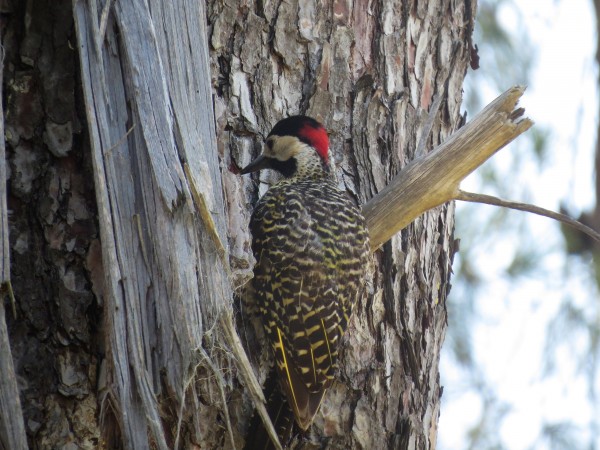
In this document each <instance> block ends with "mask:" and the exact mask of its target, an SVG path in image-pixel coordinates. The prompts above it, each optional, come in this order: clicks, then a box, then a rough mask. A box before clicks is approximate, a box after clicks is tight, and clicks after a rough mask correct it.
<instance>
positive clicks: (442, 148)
mask: <svg viewBox="0 0 600 450" xmlns="http://www.w3.org/2000/svg"><path fill="white" fill-rule="evenodd" d="M524 91H525V88H524V87H519V86H516V87H513V88H511V89H509V90H507V91H506V92H504V93H503V94H502V95H500V96H499V97H498V98H497V99H495V100H494V101H493V102H492V103H490V104H489V105H488V106H487V107H486V108H485V109H483V111H481V112H480V113H479V114H477V115H476V116H475V117H474V118H473V120H472V121H470V122H469V123H467V124H466V125H465V126H464V127H462V128H461V129H459V130H458V131H456V132H455V133H454V134H452V135H451V136H450V137H449V138H448V139H447V140H446V141H444V143H442V144H441V145H439V146H438V147H437V148H435V149H433V150H432V151H431V152H430V153H428V154H427V155H426V156H423V157H421V158H418V159H415V160H413V161H412V162H410V163H409V164H408V165H407V166H406V167H404V168H403V169H402V171H401V172H400V173H399V174H398V175H397V176H396V177H395V178H394V179H393V180H392V181H391V182H390V183H389V184H388V185H387V186H386V187H385V189H383V190H382V191H381V192H380V193H379V194H377V195H376V196H375V197H373V198H372V199H371V200H369V202H368V203H367V204H365V205H364V206H363V213H364V215H365V218H366V219H367V225H368V228H369V234H370V238H371V246H372V248H373V251H375V250H377V249H378V248H379V247H381V245H383V244H384V243H385V242H387V241H388V240H389V239H390V238H391V237H392V236H393V235H395V234H396V233H397V232H398V231H400V230H401V229H402V228H404V227H405V226H406V225H408V224H409V223H411V222H412V221H413V220H415V218H417V217H418V216H419V215H421V214H422V213H424V212H425V211H428V210H430V209H431V208H435V207H436V206H438V205H441V204H443V203H445V202H449V201H451V200H454V199H456V198H457V194H458V188H459V185H460V182H461V181H462V180H464V179H465V178H466V177H467V175H469V174H470V173H471V172H473V171H474V170H475V169H477V168H478V167H479V166H480V165H481V164H483V163H484V162H485V161H487V159H488V158H490V157H491V156H492V155H493V154H494V153H496V152H497V151H498V150H500V149H501V148H502V147H504V146H505V145H506V144H508V143H509V142H511V141H512V140H513V139H515V138H516V137H517V136H518V135H520V134H521V133H524V132H525V131H527V130H528V129H529V128H530V127H531V126H532V125H533V122H532V121H531V120H529V119H527V118H523V117H522V115H523V113H524V110H522V109H518V110H516V109H515V108H516V105H517V102H518V100H519V98H520V97H521V96H522V95H523V92H524Z"/></svg>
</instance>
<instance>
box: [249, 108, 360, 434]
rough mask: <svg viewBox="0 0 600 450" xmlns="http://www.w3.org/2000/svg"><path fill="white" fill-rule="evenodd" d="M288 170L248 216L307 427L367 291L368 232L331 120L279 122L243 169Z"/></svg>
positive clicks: (289, 391) (263, 285) (269, 332)
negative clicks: (346, 185)
mask: <svg viewBox="0 0 600 450" xmlns="http://www.w3.org/2000/svg"><path fill="white" fill-rule="evenodd" d="M261 169H273V170H276V171H277V172H279V173H280V174H281V175H283V177H282V178H281V180H280V181H278V182H276V183H275V184H273V185H272V186H271V187H270V188H269V189H268V190H267V192H266V193H265V194H264V195H263V196H262V197H261V198H260V199H259V201H258V203H257V204H256V207H255V209H254V212H253V213H252V218H251V221H250V230H251V232H252V237H253V240H252V250H253V252H254V256H255V258H256V261H257V262H256V266H255V267H254V278H253V287H254V293H255V297H256V301H257V304H258V310H259V314H260V316H261V319H262V322H263V325H264V329H265V334H266V336H267V338H268V340H269V341H270V345H271V348H272V350H273V354H274V359H275V363H276V364H275V366H276V369H277V372H278V375H279V379H280V383H281V386H282V388H283V391H284V393H285V396H286V398H287V400H288V403H289V404H290V406H291V408H292V410H293V413H294V416H295V419H296V423H297V424H298V426H299V427H300V428H301V429H302V430H307V429H308V428H309V427H310V425H311V423H312V421H313V419H314V416H315V414H316V413H317V411H318V409H319V406H320V404H321V401H322V399H323V395H324V394H325V391H326V389H327V388H328V387H329V386H330V385H331V383H332V381H333V378H334V375H335V372H336V369H337V366H338V350H339V346H340V342H341V340H342V336H343V334H344V332H345V331H346V327H347V325H348V320H349V318H350V316H351V314H352V308H353V306H354V304H355V303H356V301H357V300H358V299H359V297H360V296H361V295H362V294H363V293H364V291H365V286H366V278H367V268H368V267H370V251H369V239H368V234H367V229H366V227H365V221H364V218H363V216H362V215H361V212H360V210H359V209H358V208H357V207H356V206H355V205H354V203H353V202H352V200H351V199H350V198H349V197H348V195H347V194H346V193H345V192H343V191H341V190H340V189H338V187H337V185H336V181H335V178H334V177H333V174H332V173H331V172H332V171H331V168H330V164H329V138H328V136H327V132H326V131H325V128H324V127H323V126H322V125H321V124H320V123H319V122H317V121H316V120H314V119H312V118H310V117H306V116H292V117H288V118H286V119H283V120H281V121H280V122H278V123H277V124H276V125H275V127H274V128H273V130H272V131H271V132H270V133H269V135H268V137H267V139H266V145H265V146H264V149H263V153H262V154H261V155H260V156H258V157H257V158H256V159H255V160H254V161H252V162H251V163H250V164H249V165H248V166H247V167H245V168H244V169H242V171H241V173H242V174H247V173H250V172H255V171H258V170H261Z"/></svg>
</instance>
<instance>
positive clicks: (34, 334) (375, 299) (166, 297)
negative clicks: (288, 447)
mask: <svg viewBox="0 0 600 450" xmlns="http://www.w3.org/2000/svg"><path fill="white" fill-rule="evenodd" d="M23 3H25V4H23ZM475 3H476V2H474V1H469V0H464V1H457V2H450V1H442V0H431V1H429V2H416V1H404V2H400V1H390V0H379V1H368V2H358V1H355V2H352V1H350V0H348V1H334V2H329V1H324V2H318V1H316V0H314V1H311V0H289V1H287V2H265V1H258V0H257V1H255V2H252V1H250V2H248V1H241V0H209V1H208V2H206V3H205V2H195V1H193V0H176V1H173V2H163V1H161V0H147V1H142V0H131V1H129V2H122V1H117V2H112V1H102V0H98V1H97V2H96V1H78V0H74V1H73V2H72V3H71V2H68V1H56V0H55V1H50V0H29V1H28V2H13V3H10V2H4V3H1V7H2V8H3V9H2V11H1V12H2V13H3V14H4V19H3V20H4V25H5V26H4V28H3V35H2V42H3V46H4V47H5V51H6V55H5V63H4V81H5V84H4V91H3V95H4V100H5V101H4V104H5V105H6V114H5V120H6V122H5V128H6V133H5V135H6V142H7V161H8V169H9V170H8V178H9V180H8V188H9V190H8V208H9V210H10V214H9V215H8V223H9V228H10V249H11V274H10V276H11V280H12V285H13V288H14V292H15V297H16V299H17V318H16V319H14V318H13V317H12V314H6V320H7V323H8V331H9V337H10V343H11V345H12V356H13V360H14V363H15V364H14V365H15V371H16V373H17V379H18V380H19V389H20V398H21V403H22V406H23V416H24V423H25V430H26V432H27V438H28V442H29V446H30V447H31V448H67V446H68V445H71V443H74V444H75V445H76V446H77V447H81V448H98V447H99V448H110V449H112V448H131V449H134V448H135V449H137V448H149V447H151V448H162V449H167V448H194V446H198V447H200V448H232V447H234V446H235V447H237V448H241V446H242V445H243V441H244V436H245V433H246V432H247V431H248V430H247V427H248V423H249V418H250V416H251V414H252V410H253V405H252V402H251V401H250V398H249V395H248V393H247V390H246V388H245V385H244V383H243V382H242V381H241V378H240V375H239V370H238V364H237V361H236V360H235V359H234V358H233V356H232V353H231V352H230V351H229V350H228V346H229V341H228V340H227V339H226V333H224V332H223V330H222V329H221V327H220V325H219V321H218V319H219V317H220V316H221V314H222V313H223V312H225V311H229V310H230V309H231V308H232V306H233V307H234V308H236V307H239V308H240V309H241V313H240V314H238V316H237V319H238V320H237V325H238V333H239V334H240V336H241V337H242V342H243V343H244V345H245V346H246V349H247V352H248V353H249V354H251V355H253V358H251V361H252V363H253V364H254V366H255V367H254V369H255V372H256V374H257V376H258V377H259V379H260V380H264V377H265V375H266V373H267V371H268V364H267V362H268V361H269V360H270V355H269V353H268V350H267V348H266V346H265V347H264V348H263V346H262V345H261V343H260V340H259V339H258V338H259V337H260V329H258V332H255V330H256V327H254V326H253V323H254V322H253V320H252V319H251V317H250V315H249V314H247V313H246V311H245V305H246V303H245V299H244V300H243V301H238V300H236V301H233V297H234V295H233V293H234V292H235V293H237V294H238V296H237V297H242V298H244V297H245V296H246V294H245V293H244V289H243V285H244V284H245V283H246V282H247V281H248V279H249V278H250V276H251V269H252V264H253V258H252V256H251V254H250V246H249V244H250V236H249V232H248V220H249V214H250V212H251V204H252V203H253V202H254V201H255V200H256V198H257V195H259V193H262V192H263V191H264V189H265V187H263V186H262V185H261V186H260V188H259V187H258V186H255V185H254V184H253V183H252V181H251V180H250V178H242V177H240V176H238V175H236V174H235V173H234V172H235V171H231V170H230V167H235V166H236V165H239V166H242V165H245V164H246V163H247V162H249V160H250V158H251V157H252V156H254V155H256V153H257V152H258V151H259V149H260V145H261V143H262V140H263V138H264V136H266V134H267V133H268V132H269V130H270V128H271V127H272V126H273V125H274V124H275V122H277V120H279V119H281V118H282V117H285V116H287V115H291V114H297V113H306V114H308V115H311V116H313V117H316V118H318V119H319V120H321V121H323V122H324V124H325V125H326V127H327V128H328V130H329V132H330V138H331V143H332V152H333V155H334V159H335V162H336V166H337V175H338V180H339V183H340V185H342V186H344V187H345V188H346V189H347V190H348V191H349V192H350V193H351V194H352V195H353V197H354V198H355V199H356V201H357V202H358V203H365V201H366V200H368V199H369V198H371V197H372V196H373V195H374V194H376V193H377V192H378V191H380V190H381V189H382V188H383V187H384V186H385V185H386V184H387V182H388V181H389V180H390V179H391V178H392V177H393V176H394V175H395V174H396V173H397V172H398V171H399V170H401V169H402V167H403V166H404V165H405V164H406V163H407V162H408V161H410V160H412V159H413V158H414V157H415V156H416V155H415V151H416V149H417V148H418V142H419V140H420V139H421V131H422V129H423V128H424V124H425V122H426V120H427V114H428V112H429V110H430V107H431V105H432V103H433V100H434V97H435V96H442V107H441V108H440V111H439V113H438V115H437V116H436V120H435V121H434V126H433V129H432V132H431V133H429V134H428V136H426V137H425V139H426V142H427V145H425V148H432V147H433V146H434V145H437V144H439V143H440V142H441V141H443V140H444V139H446V138H447V137H448V136H449V134H451V132H452V131H453V130H455V129H456V128H457V127H459V126H460V124H461V121H462V118H461V115H460V105H461V100H462V82H463V78H464V75H465V73H466V69H467V65H468V63H469V58H470V51H471V45H470V37H471V31H472V26H473V20H474V13H475ZM205 7H207V10H205ZM213 107H214V112H213ZM419 148H420V147H419ZM0 156H2V155H1V153H0ZM0 167H2V166H0ZM187 168H189V169H190V170H189V171H187V170H186V169H187ZM449 170H450V169H449ZM1 175H2V172H1V171H0V177H1ZM265 180H267V181H268V176H267V177H266V178H265ZM0 181H1V179H0ZM196 190H197V191H198V194H199V196H198V197H197V198H196V201H194V196H193V194H194V192H195V191H196ZM0 193H2V191H1V190H0ZM1 204H2V203H0V205H1ZM453 210H454V208H453V205H445V206H442V207H438V208H435V209H433V210H431V211H429V212H428V213H426V214H424V215H423V216H422V217H420V218H419V219H417V220H416V221H415V222H414V223H412V224H411V225H410V226H408V227H407V228H406V229H404V230H403V231H402V233H401V234H399V235H397V236H395V237H394V238H393V239H392V240H391V241H390V242H388V243H386V244H385V245H384V246H383V247H382V248H381V249H380V250H378V251H377V252H376V253H375V255H374V258H375V261H376V265H377V270H376V272H375V275H374V279H373V283H372V286H371V289H370V294H369V295H368V296H367V297H365V298H364V299H362V301H361V302H360V304H359V305H358V307H357V308H356V309H355V314H354V316H353V319H352V321H351V324H350V327H349V330H348V332H347V335H346V338H345V340H344V344H343V351H342V353H341V362H340V364H341V370H340V373H339V382H338V383H335V384H334V386H333V387H332V388H331V389H330V390H329V392H328V394H327V395H326V398H325V401H324V404H323V407H322V409H321V413H320V414H319V415H318V418H317V420H316V422H315V425H314V426H313V427H312V432H311V435H310V436H309V437H308V438H307V439H309V440H310V441H312V442H314V443H315V445H316V446H317V447H330V448H419V449H421V448H435V439H436V427H437V420H438V416H439V408H440V397H441V387H440V385H439V373H438V363H439V353H440V349H441V345H442V342H443V339H444V334H445V327H446V303H445V301H446V296H447V292H448V290H449V277H450V271H451V261H452V256H453V252H454V243H453V239H452V229H453ZM4 215H6V214H4ZM1 218H2V214H0V219H1ZM0 230H3V228H2V223H1V222H0ZM5 235H6V233H5V232H3V236H2V237H5ZM0 242H2V241H1V240H0ZM0 248H2V247H0ZM0 256H2V255H0ZM0 268H2V266H0ZM0 281H3V280H2V279H0ZM237 297H236V298H237ZM0 312H1V311H0ZM7 312H10V310H8V309H7ZM0 325H1V321H0ZM0 332H1V330H0ZM1 386H3V385H1V384H0V388H1V389H3V390H10V388H4V387H1ZM13 389H14V388H13ZM1 394H2V392H0V395H1ZM0 425H3V426H6V419H5V418H4V417H2V418H0ZM3 429H4V428H2V427H0V430H3ZM0 442H2V440H1V439H0ZM301 445H304V446H306V445H310V444H306V442H305V443H304V444H301ZM311 448H314V447H311Z"/></svg>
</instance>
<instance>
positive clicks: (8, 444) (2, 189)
mask: <svg viewBox="0 0 600 450" xmlns="http://www.w3.org/2000/svg"><path fill="white" fill-rule="evenodd" d="M0 55H1V56H2V58H0V94H1V93H2V87H3V81H2V75H3V72H4V67H2V66H3V62H4V49H0ZM0 98H2V96H1V95H0ZM0 136H2V139H0V449H3V450H9V449H10V450H12V449H14V450H24V449H27V448H28V447H27V437H26V435H25V426H24V422H23V411H22V409H21V401H20V399H19V386H18V385H17V379H16V376H15V368H14V365H13V357H12V352H11V350H10V342H9V337H8V330H7V328H6V319H5V316H4V315H5V313H6V311H5V309H4V300H5V298H7V297H9V296H11V297H12V288H11V287H10V244H9V241H8V209H7V204H6V195H7V193H6V155H5V141H4V111H0ZM12 300H14V299H12Z"/></svg>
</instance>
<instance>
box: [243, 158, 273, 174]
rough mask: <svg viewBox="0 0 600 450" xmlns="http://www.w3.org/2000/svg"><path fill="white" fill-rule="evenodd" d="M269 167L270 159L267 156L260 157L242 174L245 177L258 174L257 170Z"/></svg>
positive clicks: (244, 169)
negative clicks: (248, 174) (249, 174)
mask: <svg viewBox="0 0 600 450" xmlns="http://www.w3.org/2000/svg"><path fill="white" fill-rule="evenodd" d="M267 167H269V158H267V157H266V156H265V155H260V156H258V157H257V158H256V159H255V160H254V161H252V162H251V163H250V164H248V165H247V166H246V167H244V168H243V169H242V170H241V172H240V173H241V174H242V175H245V174H247V173H251V172H256V171H257V170H261V169H266V168H267Z"/></svg>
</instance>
